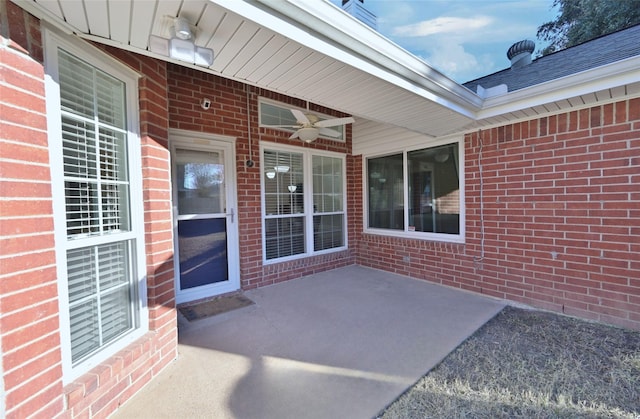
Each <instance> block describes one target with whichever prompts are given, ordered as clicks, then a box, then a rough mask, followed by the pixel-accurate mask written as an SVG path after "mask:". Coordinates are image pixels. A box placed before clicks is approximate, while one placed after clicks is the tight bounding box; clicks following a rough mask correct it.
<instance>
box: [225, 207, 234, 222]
mask: <svg viewBox="0 0 640 419" xmlns="http://www.w3.org/2000/svg"><path fill="white" fill-rule="evenodd" d="M227 215H228V216H230V217H231V222H232V223H233V217H234V215H235V213H234V212H233V208H229V214H227Z"/></svg>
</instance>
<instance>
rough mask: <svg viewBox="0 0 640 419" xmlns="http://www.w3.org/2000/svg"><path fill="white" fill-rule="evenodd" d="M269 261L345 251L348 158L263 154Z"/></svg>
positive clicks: (281, 152)
mask: <svg viewBox="0 0 640 419" xmlns="http://www.w3.org/2000/svg"><path fill="white" fill-rule="evenodd" d="M262 157H263V165H262V167H263V168H264V182H263V185H264V187H263V196H262V198H263V208H264V251H265V260H267V261H270V260H278V259H282V258H290V257H294V256H301V255H309V254H312V253H314V252H320V251H328V250H332V249H337V248H343V247H344V246H345V245H346V244H345V223H346V217H345V211H344V199H345V198H344V193H345V176H344V158H343V157H334V156H328V155H314V154H313V153H312V152H310V151H307V150H304V151H301V152H293V151H285V150H271V149H265V150H263V155H262Z"/></svg>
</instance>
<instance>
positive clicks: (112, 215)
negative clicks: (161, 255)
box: [46, 31, 146, 381]
mask: <svg viewBox="0 0 640 419" xmlns="http://www.w3.org/2000/svg"><path fill="white" fill-rule="evenodd" d="M47 36H48V42H47V46H51V48H47V51H46V65H47V73H48V74H49V75H50V76H51V79H52V82H51V83H48V84H47V102H48V103H47V107H48V117H49V125H50V127H51V129H50V130H49V145H50V150H51V172H52V187H53V199H54V220H55V230H56V233H55V234H56V254H57V256H56V257H57V260H58V276H59V278H60V287H59V288H60V301H61V302H60V305H61V334H62V341H63V354H64V355H63V358H64V361H63V367H64V369H65V380H66V381H68V379H72V378H74V377H77V376H78V375H80V374H81V373H82V372H85V371H86V370H87V369H89V368H91V367H92V366H94V365H95V364H96V363H98V362H100V361H101V360H103V359H104V358H106V357H107V356H108V355H110V354H112V353H113V352H115V350H117V349H120V348H121V347H122V346H123V343H126V342H129V341H130V340H132V338H133V337H137V336H138V335H139V334H140V332H141V331H142V329H143V327H141V325H142V324H143V319H144V317H145V315H146V312H145V311H144V310H143V309H142V307H143V304H141V300H142V298H143V297H144V291H145V289H144V285H143V284H144V281H143V280H142V278H140V277H139V276H138V275H139V272H144V271H145V267H144V247H143V246H144V243H143V237H144V236H143V231H142V227H141V225H142V222H141V219H142V215H141V209H140V208H139V207H138V206H137V205H134V202H141V200H142V193H141V188H140V183H139V178H140V177H141V176H140V174H139V173H136V172H135V171H133V172H132V171H131V169H132V168H135V167H138V168H139V167H140V163H139V161H140V151H139V150H140V146H139V142H138V138H137V137H136V136H135V135H133V134H132V133H133V132H135V130H134V129H132V128H133V125H132V121H130V119H132V117H131V116H130V115H129V114H128V113H127V110H128V109H130V108H133V109H135V106H134V105H135V103H134V102H133V100H132V99H134V98H135V96H136V93H135V92H136V91H137V86H136V84H135V79H132V78H131V77H130V73H128V72H125V73H122V74H118V75H112V74H110V72H109V68H108V67H109V66H108V65H106V64H104V58H102V59H100V60H97V59H95V58H94V57H93V56H92V54H91V52H89V51H88V50H87V49H85V48H86V47H81V49H78V47H77V46H74V44H69V43H68V42H66V41H65V40H63V39H61V38H59V37H58V36H57V35H54V34H52V33H50V32H49V31H47ZM94 54H97V53H94ZM97 63H102V65H100V64H97ZM103 67H104V68H103ZM114 72H116V73H118V71H114ZM135 175H137V178H134V176H135ZM136 332H138V334H136ZM126 337H129V339H130V340H126V339H124V338H126ZM118 343H120V345H118Z"/></svg>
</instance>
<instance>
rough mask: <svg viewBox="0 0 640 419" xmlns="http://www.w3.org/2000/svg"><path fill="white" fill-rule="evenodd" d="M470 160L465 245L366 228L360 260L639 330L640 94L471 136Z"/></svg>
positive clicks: (467, 150)
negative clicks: (377, 232) (393, 235)
mask: <svg viewBox="0 0 640 419" xmlns="http://www.w3.org/2000/svg"><path fill="white" fill-rule="evenodd" d="M481 145H482V159H481V160H480V158H479V157H480V148H481ZM465 160H466V168H465V170H466V180H465V182H466V191H465V192H466V211H467V219H466V229H467V239H466V244H465V245H457V244H445V243H437V242H428V241H420V240H405V239H398V238H388V237H380V236H375V235H368V234H365V235H363V238H362V243H361V244H360V247H359V252H358V262H359V263H361V264H363V265H365V266H371V267H375V268H379V269H386V270H390V271H393V272H398V273H401V274H406V275H410V276H413V277H416V278H421V279H426V280H429V281H433V282H437V283H441V284H444V285H448V286H453V287H458V288H463V289H467V290H471V291H474V292H478V293H482V294H487V295H491V296H494V297H498V298H506V299H509V300H512V301H517V302H521V303H526V304H530V305H532V306H535V307H539V308H543V309H549V310H552V311H556V312H562V313H566V314H569V315H574V316H579V317H583V318H587V319H593V320H596V321H600V322H604V323H610V324H615V325H620V326H624V327H630V328H635V329H640V262H639V261H638V257H637V255H639V254H640V99H633V100H629V101H622V102H618V103H614V104H609V105H603V106H596V107H592V108H589V109H583V110H580V111H575V112H570V113H568V114H561V115H554V116H549V117H545V118H541V119H536V120H531V121H526V122H522V123H517V124H513V125H508V126H503V127H499V128H494V129H491V130H488V131H481V132H474V133H471V134H468V135H467V136H466V137H465ZM480 165H482V169H483V187H484V192H483V196H484V216H483V217H482V218H483V220H484V229H485V237H484V238H485V248H484V259H483V260H478V259H479V258H480V256H481V246H480V244H481V234H480V232H481V228H480V226H481V216H480V172H479V168H480ZM355 192H356V193H357V191H355ZM360 199H361V197H359V198H358V199H354V202H355V203H356V204H357V202H358V201H359V200H360ZM358 222H360V223H361V222H362V221H361V219H360V220H358ZM406 260H408V262H406Z"/></svg>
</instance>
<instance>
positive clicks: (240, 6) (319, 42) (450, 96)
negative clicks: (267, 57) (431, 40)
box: [209, 0, 482, 118]
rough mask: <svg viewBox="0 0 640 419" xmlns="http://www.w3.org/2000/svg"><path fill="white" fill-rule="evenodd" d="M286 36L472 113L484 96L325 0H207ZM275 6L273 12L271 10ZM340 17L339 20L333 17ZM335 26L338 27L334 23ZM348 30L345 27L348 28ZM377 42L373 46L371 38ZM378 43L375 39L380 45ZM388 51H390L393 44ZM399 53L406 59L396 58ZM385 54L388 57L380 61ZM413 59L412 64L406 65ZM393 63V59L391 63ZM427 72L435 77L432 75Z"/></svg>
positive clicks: (461, 111)
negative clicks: (357, 34)
mask: <svg viewBox="0 0 640 419" xmlns="http://www.w3.org/2000/svg"><path fill="white" fill-rule="evenodd" d="M209 1H210V2H212V3H215V4H217V5H219V6H221V7H223V8H225V9H227V10H229V11H231V12H233V13H236V14H238V15H240V16H242V17H244V18H246V19H249V20H251V21H253V22H256V23H258V24H259V25H261V26H263V27H265V28H267V29H269V30H272V31H273V32H275V33H278V34H281V35H282V36H285V37H286V38H288V39H291V40H294V41H295V42H298V43H300V44H302V45H305V46H307V47H309V48H312V49H314V50H316V51H318V52H320V53H322V54H325V55H327V56H329V57H331V58H334V59H336V60H338V61H340V62H343V63H345V64H348V65H350V66H352V67H354V68H358V69H360V70H362V71H365V72H366V73H368V74H370V75H372V76H373V77H377V78H379V79H382V80H385V81H387V82H389V83H392V84H394V85H396V86H398V87H400V88H402V89H404V90H406V91H409V92H412V93H414V94H416V95H418V96H421V97H423V98H425V99H427V100H429V101H431V102H434V103H437V104H439V105H442V106H444V107H446V108H448V109H451V110H453V111H456V112H458V113H460V114H462V115H464V116H467V117H469V118H475V116H476V115H475V113H476V112H477V111H478V109H479V106H480V104H481V103H482V99H481V98H480V97H479V96H477V95H476V94H474V93H473V92H471V91H470V90H468V89H466V88H465V87H463V86H460V85H459V84H457V83H455V82H454V81H452V80H450V79H448V78H446V77H445V76H443V75H442V74H441V73H439V72H437V71H436V70H434V69H432V68H431V67H429V66H428V65H427V64H426V63H424V62H422V61H421V60H419V59H417V58H415V57H413V56H411V54H409V53H407V52H406V51H404V50H402V49H401V48H399V47H397V46H396V45H395V44H393V43H392V42H390V41H388V40H387V41H385V42H381V41H380V40H381V39H384V38H383V37H381V36H380V35H379V34H375V35H373V34H372V32H373V31H370V32H368V33H366V36H363V37H362V39H358V38H357V37H356V36H355V33H356V32H355V28H357V31H358V32H357V33H359V34H361V35H362V34H363V33H365V32H366V31H367V30H366V29H364V27H365V25H364V24H362V23H360V22H357V24H356V25H354V23H355V22H354V20H353V19H354V18H352V17H351V16H349V15H347V14H346V13H344V12H343V11H342V10H340V9H338V8H337V7H335V6H334V5H333V4H331V3H329V2H328V1H324V0H322V1H319V0H313V1H312V0H307V1H303V0H245V1H237V0H209ZM274 12H276V13H274ZM336 22H338V23H336ZM336 26H337V27H336ZM347 30H348V32H347ZM372 40H375V42H374V44H375V45H377V46H379V47H380V48H379V49H378V50H376V49H374V48H372V46H371V41H372ZM378 44H379V45H378ZM394 49H395V51H394V53H393V54H392V53H391V51H392V50H394ZM394 55H395V56H397V57H400V56H402V57H403V58H404V60H405V61H404V62H400V61H398V59H397V57H396V58H394ZM383 57H386V62H383V61H384V60H383ZM412 60H413V64H414V67H409V66H408V65H409V62H410V61H412ZM391 64H393V65H391ZM430 77H433V79H431V78H430Z"/></svg>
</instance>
